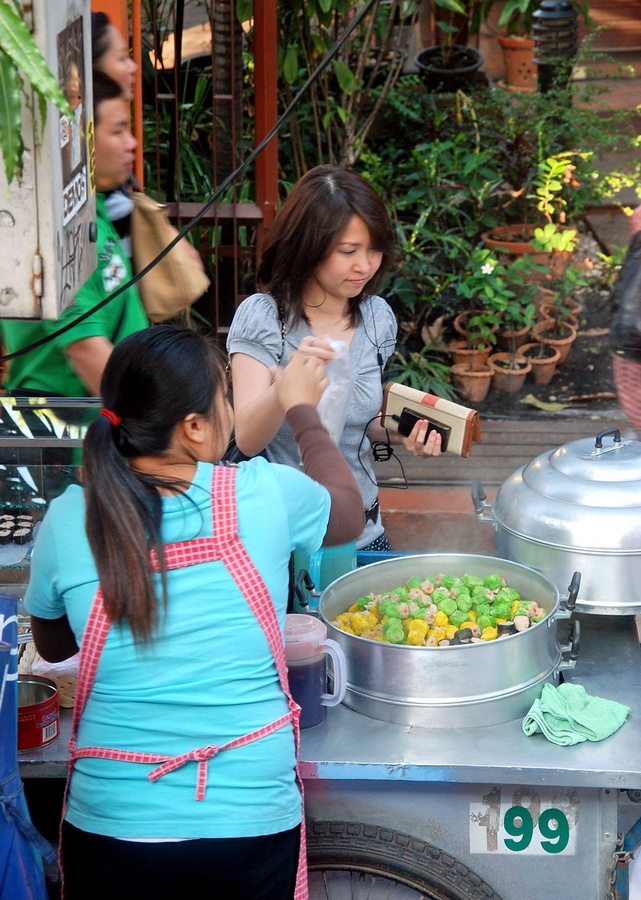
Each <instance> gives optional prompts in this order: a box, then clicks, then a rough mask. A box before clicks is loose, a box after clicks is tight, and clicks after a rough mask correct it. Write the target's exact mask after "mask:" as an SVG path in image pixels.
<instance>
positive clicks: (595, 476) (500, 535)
mask: <svg viewBox="0 0 641 900" xmlns="http://www.w3.org/2000/svg"><path fill="white" fill-rule="evenodd" d="M610 431H612V432H613V434H611V433H609V432H602V433H601V434H602V435H603V436H601V434H600V435H596V436H595V437H594V438H584V439H581V440H578V441H572V442H571V443H569V444H566V445H564V446H563V447H559V448H557V449H556V450H552V451H547V452H545V453H542V454H541V455H540V456H538V457H536V459H534V460H532V461H531V462H529V463H528V464H527V465H525V466H522V467H521V468H519V469H517V470H516V471H515V472H513V473H512V474H511V475H510V476H509V477H508V478H507V479H506V480H505V481H504V483H503V484H502V485H501V487H500V488H499V491H498V493H497V495H496V497H495V499H494V502H493V503H492V504H485V503H482V502H481V501H479V498H478V496H475V498H474V502H475V509H476V512H477V515H478V516H479V518H480V519H483V520H486V521H491V522H492V523H493V524H494V528H495V552H496V554H497V556H502V557H505V558H506V559H511V560H515V561H517V562H521V563H523V564H524V565H527V566H531V567H532V568H535V569H537V570H539V571H540V572H542V573H543V574H544V575H546V576H547V577H548V578H549V579H550V580H551V581H553V582H554V583H555V584H556V585H557V586H558V587H562V586H563V585H564V584H567V582H568V580H569V578H570V577H571V575H572V572H574V571H575V570H578V571H580V572H581V590H580V592H579V597H578V599H577V607H576V608H577V610H578V611H581V612H590V613H598V614H614V615H630V614H637V613H640V612H641V443H640V442H639V441H633V440H622V439H621V438H620V435H619V432H618V429H611V430H610ZM598 444H600V445H601V446H597V445H598ZM473 493H474V492H473Z"/></svg>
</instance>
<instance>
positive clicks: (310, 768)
mask: <svg viewBox="0 0 641 900" xmlns="http://www.w3.org/2000/svg"><path fill="white" fill-rule="evenodd" d="M480 527H482V526H480ZM364 561H366V560H365V559H361V562H364ZM569 575H570V576H571V572H570V573H569ZM575 618H576V619H577V620H578V621H579V622H580V625H581V642H580V643H581V647H580V652H579V653H578V658H577V659H576V665H575V666H574V668H573V669H571V670H569V671H568V672H567V673H566V674H565V678H566V680H570V681H573V682H576V683H579V684H581V685H583V686H584V687H585V689H586V691H587V692H588V693H589V694H591V695H596V696H600V697H605V698H608V699H611V700H617V701H619V702H620V703H623V704H626V705H627V706H629V707H630V708H631V713H630V716H629V720H628V722H627V723H626V724H625V725H624V726H623V727H622V728H621V729H620V730H619V731H617V732H616V733H615V734H614V735H612V736H611V737H609V738H608V739H606V740H603V741H600V742H594V743H593V742H585V743H581V744H577V745H575V746H569V747H561V746H556V745H554V744H552V743H550V742H549V741H547V740H546V739H545V737H544V736H543V735H540V734H539V735H534V736H531V737H527V736H526V735H525V734H524V733H523V730H522V728H521V718H520V717H519V718H515V719H512V720H510V721H504V722H500V723H498V724H487V725H486V724H483V722H479V721H474V722H473V723H472V724H468V725H467V726H466V723H465V721H461V722H460V723H458V722H457V723H456V727H454V726H453V725H452V726H450V727H447V726H446V727H444V726H443V725H441V726H440V727H435V728H432V727H429V725H413V724H398V723H395V722H390V721H383V720H382V719H380V718H375V717H372V716H368V715H364V714H363V713H361V712H358V711H356V710H354V709H351V708H348V707H347V706H345V705H343V706H340V707H338V708H336V709H332V710H330V711H329V714H328V716H327V719H326V721H325V722H324V723H323V724H321V725H318V726H316V727H315V728H311V729H307V730H304V731H303V733H302V740H301V750H300V759H301V771H302V776H303V779H304V783H305V802H306V811H307V830H308V854H309V865H310V894H311V897H312V898H313V900H323V898H324V900H343V898H351V900H365V898H368V900H383V898H394V900H414V898H415V900H419V898H424V900H541V898H543V897H550V898H555V900H615V898H617V897H619V898H625V897H627V861H628V859H629V851H630V850H631V849H632V848H634V847H635V846H636V844H637V843H638V842H639V839H640V836H639V824H638V823H639V821H640V819H641V805H640V804H641V751H640V749H639V748H640V747H641V715H640V712H641V652H640V648H639V636H638V633H637V628H636V616H635V614H633V613H632V612H631V613H630V614H628V615H625V614H624V615H616V616H593V615H588V614H582V613H578V614H575ZM542 624H543V623H540V625H542ZM540 625H539V626H537V627H540ZM412 649H414V648H412ZM447 649H449V648H447ZM428 652H429V651H428ZM437 652H438V651H437ZM69 730H70V712H69V711H68V710H63V711H62V714H61V734H60V737H59V739H58V740H56V741H54V742H52V743H50V744H48V745H47V746H44V747H42V748H40V749H39V750H35V751H24V752H22V753H20V754H19V764H20V774H21V776H22V778H23V779H30V780H34V781H35V780H36V779H61V778H63V777H64V776H65V775H66V771H67V739H68V736H69Z"/></svg>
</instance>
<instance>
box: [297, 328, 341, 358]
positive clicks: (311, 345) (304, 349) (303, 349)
mask: <svg viewBox="0 0 641 900" xmlns="http://www.w3.org/2000/svg"><path fill="white" fill-rule="evenodd" d="M330 341H331V338H330V337H328V336H327V335H321V336H320V337H304V338H303V340H302V341H301V342H300V344H299V345H298V352H299V353H302V354H303V355H304V356H309V357H311V358H312V359H320V360H321V361H322V362H324V363H327V362H329V360H330V359H333V358H334V351H333V350H332V348H331V346H330V343H329V342H330Z"/></svg>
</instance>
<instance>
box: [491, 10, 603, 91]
mask: <svg viewBox="0 0 641 900" xmlns="http://www.w3.org/2000/svg"><path fill="white" fill-rule="evenodd" d="M540 5H541V0H505V3H504V4H503V9H502V10H501V12H500V15H499V18H498V21H497V25H498V27H499V28H500V29H501V34H499V35H498V42H499V44H500V46H501V50H502V51H503V59H504V61H505V84H506V87H508V88H510V89H512V90H517V91H533V90H534V89H535V88H536V74H537V66H536V63H535V62H534V38H533V37H532V32H533V25H534V22H535V19H534V13H535V12H536V10H537V9H538V8H539V7H540ZM493 6H494V0H486V2H485V3H482V4H481V16H482V17H483V18H484V19H485V20H487V17H488V15H489V13H490V11H491V9H492V7H493ZM573 6H574V7H575V8H576V10H577V12H579V13H580V14H581V16H582V17H583V20H584V21H585V23H586V24H587V25H591V24H592V22H591V19H590V16H589V13H588V2H587V0H584V2H577V0H573Z"/></svg>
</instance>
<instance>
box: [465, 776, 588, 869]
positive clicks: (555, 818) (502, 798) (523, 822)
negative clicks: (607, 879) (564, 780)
mask: <svg viewBox="0 0 641 900" xmlns="http://www.w3.org/2000/svg"><path fill="white" fill-rule="evenodd" d="M579 811H580V802H579V793H578V791H576V790H572V789H571V788H556V789H555V788H548V789H547V790H545V789H544V790H541V789H540V788H534V787H529V786H527V785H522V786H517V787H514V786H512V785H505V786H503V787H498V786H495V787H493V788H492V789H491V790H489V791H488V792H487V793H486V794H484V795H483V797H482V798H481V801H480V803H471V804H470V852H471V853H526V854H528V855H538V856H546V855H550V854H551V855H554V854H557V853H562V854H564V856H568V855H574V853H575V852H576V826H577V823H578V821H579Z"/></svg>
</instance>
